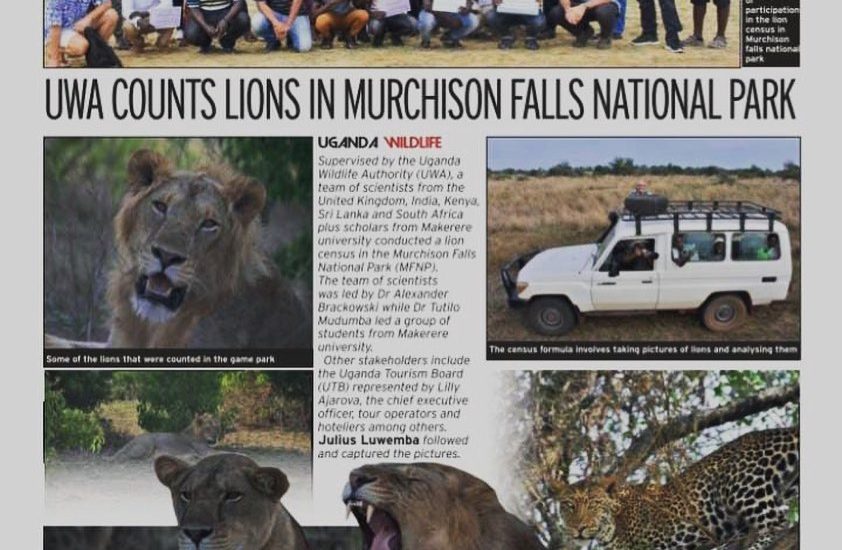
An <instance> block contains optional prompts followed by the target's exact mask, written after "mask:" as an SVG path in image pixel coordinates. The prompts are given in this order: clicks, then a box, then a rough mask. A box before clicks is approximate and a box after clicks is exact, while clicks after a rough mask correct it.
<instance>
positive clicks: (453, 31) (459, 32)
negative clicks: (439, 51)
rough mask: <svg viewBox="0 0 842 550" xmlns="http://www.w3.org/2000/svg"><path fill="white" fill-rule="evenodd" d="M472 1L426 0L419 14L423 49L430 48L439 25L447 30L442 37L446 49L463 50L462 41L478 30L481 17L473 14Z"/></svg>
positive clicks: (419, 28)
mask: <svg viewBox="0 0 842 550" xmlns="http://www.w3.org/2000/svg"><path fill="white" fill-rule="evenodd" d="M471 2H472V0H467V1H466V0H424V4H423V5H424V9H422V10H421V12H420V13H419V14H418V30H419V31H420V32H421V47H422V48H429V47H430V38H431V37H432V34H433V30H435V28H436V27H437V26H439V25H441V27H442V28H443V29H446V30H445V32H444V34H442V37H441V43H442V45H443V46H444V47H445V48H461V47H463V46H462V39H463V38H465V37H466V36H468V35H469V34H471V33H472V32H474V31H475V30H477V28H478V27H479V17H477V15H476V14H475V13H472V12H471Z"/></svg>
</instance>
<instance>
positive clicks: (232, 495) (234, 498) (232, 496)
mask: <svg viewBox="0 0 842 550" xmlns="http://www.w3.org/2000/svg"><path fill="white" fill-rule="evenodd" d="M242 498H243V493H238V492H236V491H230V492H228V493H225V502H239V501H240V500H242Z"/></svg>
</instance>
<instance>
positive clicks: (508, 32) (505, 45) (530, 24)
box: [487, 0, 547, 50]
mask: <svg viewBox="0 0 842 550" xmlns="http://www.w3.org/2000/svg"><path fill="white" fill-rule="evenodd" d="M502 3H503V0H494V6H495V8H494V11H493V12H490V13H489V14H488V16H487V17H488V26H489V27H491V28H492V29H494V32H495V33H496V34H497V36H498V37H499V38H500V42H499V43H498V44H497V47H498V48H500V49H501V50H509V49H511V48H512V47H513V46H514V44H515V37H514V32H513V31H514V28H515V27H517V26H521V25H522V26H523V27H524V28H525V30H526V49H527V50H537V49H538V33H540V32H541V31H542V30H543V29H544V28H546V26H547V19H546V17H544V13H543V12H542V11H541V10H540V9H539V10H538V13H537V15H523V14H518V13H506V12H501V11H500V4H502ZM539 6H540V3H539Z"/></svg>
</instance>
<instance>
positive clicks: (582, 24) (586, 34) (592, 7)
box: [547, 0, 620, 50]
mask: <svg viewBox="0 0 842 550" xmlns="http://www.w3.org/2000/svg"><path fill="white" fill-rule="evenodd" d="M619 13H620V4H619V1H618V0H559V2H558V4H557V5H556V6H554V7H553V8H552V9H551V10H550V13H548V14H547V20H548V21H549V22H550V26H552V27H555V26H556V25H561V26H562V27H564V28H565V29H566V30H567V31H568V32H569V33H570V34H572V35H573V36H575V37H576V41H575V42H573V46H574V47H576V48H584V47H585V46H587V45H588V40H590V39H591V37H593V35H594V30H593V27H591V23H592V22H593V21H596V22H597V23H598V24H599V41H598V42H597V43H596V47H597V48H599V49H600V50H607V49H608V48H610V47H611V37H612V35H613V34H614V27H615V26H616V24H617V16H618V14H619Z"/></svg>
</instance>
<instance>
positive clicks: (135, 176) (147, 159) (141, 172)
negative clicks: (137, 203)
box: [128, 149, 170, 193]
mask: <svg viewBox="0 0 842 550" xmlns="http://www.w3.org/2000/svg"><path fill="white" fill-rule="evenodd" d="M169 170H170V164H169V161H168V160H167V159H165V158H164V157H163V156H161V155H159V154H158V153H156V152H154V151H150V150H149V149H140V150H139V151H135V152H134V153H133V154H132V156H131V158H130V159H129V166H128V175H129V188H130V189H131V190H132V192H134V193H137V192H138V191H140V190H142V189H144V188H146V187H149V186H150V185H152V182H154V181H155V179H156V178H157V177H158V176H160V175H161V174H165V173H167V172H169Z"/></svg>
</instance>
